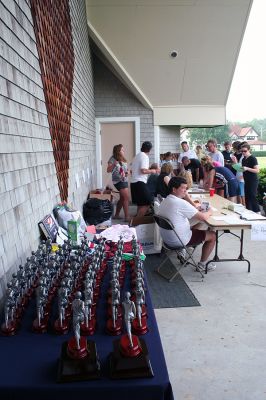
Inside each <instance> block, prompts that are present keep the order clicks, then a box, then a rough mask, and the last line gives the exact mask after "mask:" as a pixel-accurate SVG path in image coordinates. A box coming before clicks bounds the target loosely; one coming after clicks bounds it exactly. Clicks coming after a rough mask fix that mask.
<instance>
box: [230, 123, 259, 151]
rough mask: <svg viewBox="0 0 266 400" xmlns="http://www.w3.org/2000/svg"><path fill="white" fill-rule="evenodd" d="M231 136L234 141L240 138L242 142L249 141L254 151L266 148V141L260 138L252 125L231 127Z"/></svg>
mask: <svg viewBox="0 0 266 400" xmlns="http://www.w3.org/2000/svg"><path fill="white" fill-rule="evenodd" d="M229 136H230V138H231V140H232V142H234V141H235V140H240V141H241V142H244V141H246V142H248V143H249V145H250V146H252V150H254V151H262V150H266V142H264V141H262V140H260V139H259V134H258V132H256V130H255V129H254V128H252V126H246V127H244V128H243V127H241V126H239V125H233V126H232V127H231V129H230V132H229Z"/></svg>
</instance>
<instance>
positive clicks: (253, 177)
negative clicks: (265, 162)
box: [242, 155, 259, 184]
mask: <svg viewBox="0 0 266 400" xmlns="http://www.w3.org/2000/svg"><path fill="white" fill-rule="evenodd" d="M255 165H259V164H258V160H257V159H256V157H254V156H252V155H251V156H249V157H247V158H246V157H245V156H244V158H243V159H242V166H243V167H248V168H254V167H255ZM243 176H244V181H245V184H248V183H249V182H255V181H257V180H258V174H254V172H250V171H243Z"/></svg>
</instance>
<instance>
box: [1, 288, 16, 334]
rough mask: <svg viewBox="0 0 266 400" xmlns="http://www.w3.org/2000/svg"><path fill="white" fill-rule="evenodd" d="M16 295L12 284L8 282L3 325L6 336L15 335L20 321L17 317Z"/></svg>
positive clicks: (2, 331)
mask: <svg viewBox="0 0 266 400" xmlns="http://www.w3.org/2000/svg"><path fill="white" fill-rule="evenodd" d="M15 306H16V295H15V291H14V288H13V287H12V284H11V283H10V282H9V283H8V284H7V291H6V298H5V304H4V316H5V322H3V323H2V325H1V333H2V334H3V335H5V336H13V335H15V334H16V332H17V328H18V323H17V321H16V319H15V315H14V313H15Z"/></svg>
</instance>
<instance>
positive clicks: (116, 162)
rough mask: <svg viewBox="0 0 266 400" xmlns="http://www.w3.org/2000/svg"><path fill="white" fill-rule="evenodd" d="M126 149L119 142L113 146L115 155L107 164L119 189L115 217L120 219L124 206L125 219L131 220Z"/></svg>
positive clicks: (115, 185) (108, 170)
mask: <svg viewBox="0 0 266 400" xmlns="http://www.w3.org/2000/svg"><path fill="white" fill-rule="evenodd" d="M124 154H125V150H124V147H123V145H122V144H117V145H116V146H114V148H113V155H112V157H110V159H109V161H108V165H107V172H112V182H113V185H114V187H115V188H116V189H117V190H118V191H119V195H120V198H119V200H118V202H117V205H116V212H115V215H114V219H120V216H119V214H120V211H121V209H122V208H123V210H124V214H125V221H129V212H128V203H129V193H128V179H127V176H128V169H127V160H126V159H125V156H124Z"/></svg>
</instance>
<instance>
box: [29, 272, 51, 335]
mask: <svg viewBox="0 0 266 400" xmlns="http://www.w3.org/2000/svg"><path fill="white" fill-rule="evenodd" d="M47 301H48V290H47V282H46V278H45V276H44V275H43V276H42V277H41V278H40V280H39V285H38V287H37V289H36V311H37V317H36V318H35V320H34V321H33V325H32V330H33V332H35V333H45V332H47V325H48V318H49V315H48V303H47Z"/></svg>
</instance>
